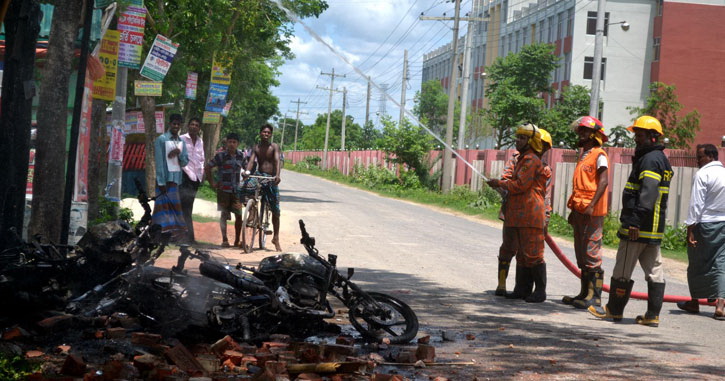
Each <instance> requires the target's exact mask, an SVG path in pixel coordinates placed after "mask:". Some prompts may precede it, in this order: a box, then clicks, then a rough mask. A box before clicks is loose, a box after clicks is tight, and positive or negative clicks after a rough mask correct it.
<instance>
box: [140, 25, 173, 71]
mask: <svg viewBox="0 0 725 381" xmlns="http://www.w3.org/2000/svg"><path fill="white" fill-rule="evenodd" d="M178 49H179V44H177V43H175V42H173V41H171V40H170V39H168V38H166V37H164V36H162V35H160V34H157V35H156V38H155V39H154V44H153V45H151V50H150V51H149V54H148V55H146V61H144V63H143V66H142V67H141V71H140V72H139V74H141V75H142V76H144V77H146V78H148V79H150V80H152V81H163V80H164V77H165V76H166V73H168V72H169V68H170V67H171V62H172V61H173V60H174V56H175V55H176V51H177V50H178Z"/></svg>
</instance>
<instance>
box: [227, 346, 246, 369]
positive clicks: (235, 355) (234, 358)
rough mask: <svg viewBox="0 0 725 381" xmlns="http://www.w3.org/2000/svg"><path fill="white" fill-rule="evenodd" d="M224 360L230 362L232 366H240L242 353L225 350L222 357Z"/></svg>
mask: <svg viewBox="0 0 725 381" xmlns="http://www.w3.org/2000/svg"><path fill="white" fill-rule="evenodd" d="M222 358H223V359H224V360H231V362H232V363H234V365H237V366H239V365H241V364H242V358H244V353H242V352H238V351H233V350H231V349H230V350H226V351H224V354H223V356H222Z"/></svg>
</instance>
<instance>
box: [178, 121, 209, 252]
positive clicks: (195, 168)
mask: <svg viewBox="0 0 725 381" xmlns="http://www.w3.org/2000/svg"><path fill="white" fill-rule="evenodd" d="M200 130H201V120H200V119H199V118H191V119H190V120H189V132H188V133H186V134H184V135H181V140H183V141H184V143H186V150H187V153H188V156H189V163H188V164H186V166H185V167H183V168H182V170H183V174H182V179H181V186H180V187H179V195H180V197H181V211H182V213H183V214H184V220H185V221H186V226H187V228H188V232H189V243H194V242H195V241H196V237H194V222H193V221H192V219H191V214H192V211H193V209H194V199H195V198H196V192H197V191H198V190H199V186H200V185H201V182H202V180H203V179H204V163H205V160H204V141H203V140H202V139H201V136H199V131H200Z"/></svg>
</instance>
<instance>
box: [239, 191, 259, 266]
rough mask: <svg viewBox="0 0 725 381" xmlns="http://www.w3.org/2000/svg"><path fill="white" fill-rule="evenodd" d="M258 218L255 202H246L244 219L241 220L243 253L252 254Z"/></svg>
mask: <svg viewBox="0 0 725 381" xmlns="http://www.w3.org/2000/svg"><path fill="white" fill-rule="evenodd" d="M258 218H259V216H258V214H257V202H256V201H255V200H254V199H251V200H249V201H247V206H246V207H245V208H244V218H243V219H242V246H243V247H244V252H245V253H251V252H252V246H254V236H255V233H256V231H257V225H258V223H257V220H258Z"/></svg>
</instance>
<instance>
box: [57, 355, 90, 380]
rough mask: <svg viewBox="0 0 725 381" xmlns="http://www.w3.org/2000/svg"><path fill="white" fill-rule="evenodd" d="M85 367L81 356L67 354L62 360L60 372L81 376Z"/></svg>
mask: <svg viewBox="0 0 725 381" xmlns="http://www.w3.org/2000/svg"><path fill="white" fill-rule="evenodd" d="M86 367H87V366H86V363H85V361H83V358H82V357H80V356H77V355H74V354H69V355H68V356H66V358H65V361H64V362H63V367H62V368H61V370H60V373H61V374H64V375H66V376H76V377H82V376H83V375H84V374H85V373H86Z"/></svg>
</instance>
